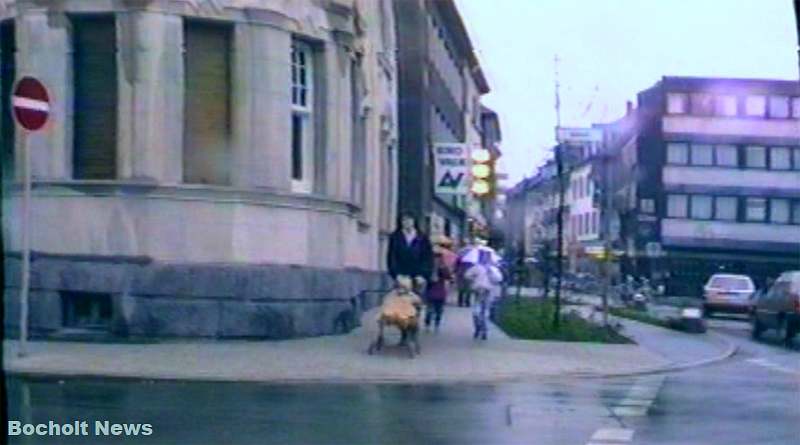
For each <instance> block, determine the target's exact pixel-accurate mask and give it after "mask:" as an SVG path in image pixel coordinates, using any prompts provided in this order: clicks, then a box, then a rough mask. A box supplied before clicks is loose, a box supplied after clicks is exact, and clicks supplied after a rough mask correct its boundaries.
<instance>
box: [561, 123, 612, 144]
mask: <svg viewBox="0 0 800 445" xmlns="http://www.w3.org/2000/svg"><path fill="white" fill-rule="evenodd" d="M556 140H557V141H558V143H559V144H587V143H591V142H602V141H603V130H600V129H599V128H568V127H557V128H556Z"/></svg>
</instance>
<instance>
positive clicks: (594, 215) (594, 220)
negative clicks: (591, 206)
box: [592, 212, 600, 233]
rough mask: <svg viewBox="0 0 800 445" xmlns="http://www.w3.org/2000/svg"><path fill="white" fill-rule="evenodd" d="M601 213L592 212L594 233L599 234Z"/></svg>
mask: <svg viewBox="0 0 800 445" xmlns="http://www.w3.org/2000/svg"><path fill="white" fill-rule="evenodd" d="M599 216H600V215H599V213H597V212H592V233H597V221H598V220H599V219H600V218H599Z"/></svg>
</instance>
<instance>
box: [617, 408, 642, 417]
mask: <svg viewBox="0 0 800 445" xmlns="http://www.w3.org/2000/svg"><path fill="white" fill-rule="evenodd" d="M649 409H650V407H649V406H615V407H614V408H611V412H612V413H613V414H614V415H615V416H617V417H644V416H646V415H647V411H648V410H649Z"/></svg>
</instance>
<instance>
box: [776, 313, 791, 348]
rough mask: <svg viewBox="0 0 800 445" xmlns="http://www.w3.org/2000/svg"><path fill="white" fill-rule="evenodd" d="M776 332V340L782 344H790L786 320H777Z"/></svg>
mask: <svg viewBox="0 0 800 445" xmlns="http://www.w3.org/2000/svg"><path fill="white" fill-rule="evenodd" d="M775 329H776V330H777V331H778V338H779V339H780V340H781V342H783V343H784V344H788V343H791V341H792V337H790V336H789V334H791V332H789V326H788V323H786V318H784V317H780V318H779V319H778V326H777V327H776V328H775Z"/></svg>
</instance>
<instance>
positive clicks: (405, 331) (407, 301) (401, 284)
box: [367, 276, 422, 358]
mask: <svg viewBox="0 0 800 445" xmlns="http://www.w3.org/2000/svg"><path fill="white" fill-rule="evenodd" d="M413 286H414V283H413V281H412V280H411V278H409V277H406V276H399V277H397V286H396V287H395V289H393V290H392V291H391V292H389V293H388V294H387V295H386V296H385V297H384V299H383V304H382V305H381V309H380V312H379V313H378V319H377V322H378V337H377V338H376V339H375V340H374V341H373V342H372V344H370V346H369V349H368V350H367V352H368V353H369V354H373V353H375V352H376V351H380V350H381V349H382V348H383V345H384V329H385V327H386V326H394V327H396V328H397V329H399V330H400V333H401V334H402V337H403V339H404V340H405V342H404V343H403V344H404V345H405V346H407V347H408V352H409V355H410V357H411V358H414V356H415V355H418V354H419V353H420V346H419V338H418V333H419V321H420V313H421V309H422V298H420V297H419V295H417V294H416V293H414V292H413V290H412V288H413Z"/></svg>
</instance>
